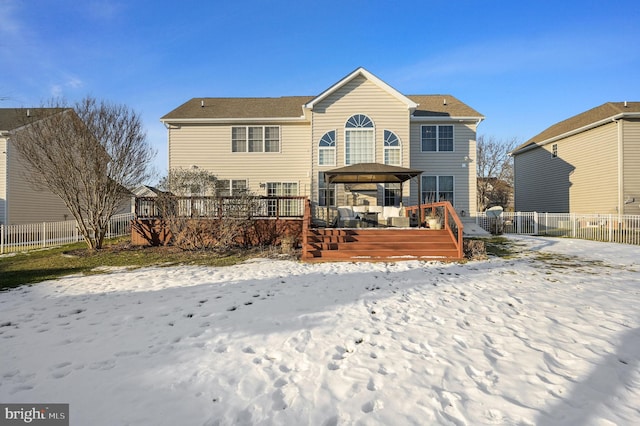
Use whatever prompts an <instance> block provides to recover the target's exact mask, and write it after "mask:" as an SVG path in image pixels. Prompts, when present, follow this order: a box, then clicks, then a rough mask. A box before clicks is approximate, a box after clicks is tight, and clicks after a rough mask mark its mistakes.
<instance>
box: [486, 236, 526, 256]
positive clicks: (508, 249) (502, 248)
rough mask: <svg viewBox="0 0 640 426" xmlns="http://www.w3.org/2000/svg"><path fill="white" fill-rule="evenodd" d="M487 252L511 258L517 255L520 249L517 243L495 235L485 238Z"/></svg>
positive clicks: (490, 254) (491, 254)
mask: <svg viewBox="0 0 640 426" xmlns="http://www.w3.org/2000/svg"><path fill="white" fill-rule="evenodd" d="M483 240H484V242H485V247H486V250H487V254H488V255H489V256H497V257H503V258H506V259H511V258H515V257H517V254H518V250H517V249H516V248H515V246H516V244H515V243H514V242H513V241H511V240H509V239H508V238H505V237H498V236H494V237H491V238H483Z"/></svg>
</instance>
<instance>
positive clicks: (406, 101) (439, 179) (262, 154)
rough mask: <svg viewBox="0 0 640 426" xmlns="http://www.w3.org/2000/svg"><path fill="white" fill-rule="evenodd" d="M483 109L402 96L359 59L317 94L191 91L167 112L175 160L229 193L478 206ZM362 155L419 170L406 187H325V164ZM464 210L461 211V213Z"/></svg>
mask: <svg viewBox="0 0 640 426" xmlns="http://www.w3.org/2000/svg"><path fill="white" fill-rule="evenodd" d="M483 119H484V117H483V116H482V114H480V113H478V112H477V111H476V110H474V109H473V108H471V107H469V106H468V105H465V104H464V103H462V102H461V101H459V100H458V99H456V98H455V97H453V96H451V95H404V94H402V93H400V92H398V91H397V90H395V89H394V88H392V87H391V86H389V85H388V84H387V83H385V82H384V81H382V80H381V79H379V78H378V77H376V76H374V75H373V74H371V73H370V72H368V71H367V70H365V69H364V68H358V69H356V70H355V71H353V72H351V73H350V74H348V75H347V76H345V77H344V78H342V79H341V80H339V81H338V82H337V83H335V84H333V85H332V86H330V87H329V88H327V89H326V90H325V91H323V92H322V93H320V94H319V95H316V96H289V97H280V98H210V97H204V98H193V99H191V100H189V101H187V102H186V103H184V104H183V105H181V106H179V107H177V108H176V109H174V110H173V111H171V112H169V113H168V114H166V115H165V116H163V117H162V118H161V121H162V122H163V123H164V124H165V126H166V127H167V129H168V137H169V168H170V169H178V168H191V167H193V166H197V167H198V168H201V169H205V170H209V171H211V172H212V173H214V174H215V175H216V176H217V178H218V179H219V181H220V182H222V183H223V189H224V194H230V193H231V194H232V193H233V191H234V189H244V188H246V189H249V190H250V191H251V192H253V193H255V194H258V195H302V196H308V197H309V198H310V199H311V200H312V203H314V204H315V205H326V204H329V205H333V206H337V205H341V204H350V203H361V202H366V203H367V204H369V205H372V204H373V205H379V206H384V205H398V204H399V203H401V202H402V203H403V204H404V205H412V204H417V201H418V197H419V196H420V197H421V198H422V199H423V201H424V200H426V201H429V200H433V201H443V200H449V201H451V202H452V204H453V206H454V207H455V208H456V210H457V211H458V213H461V212H462V211H464V212H465V214H466V215H468V213H469V212H474V211H475V209H476V172H475V159H476V129H477V126H478V124H479V123H480V122H481V121H482V120H483ZM358 163H379V164H388V165H393V166H400V167H405V168H411V169H418V170H421V171H423V174H422V177H421V179H422V180H421V187H422V194H418V187H419V185H418V183H417V182H416V181H415V180H412V181H410V182H409V184H405V185H404V186H403V187H402V194H400V193H399V189H400V188H399V187H398V188H395V187H391V186H387V187H385V186H384V185H382V184H377V185H360V186H359V187H358V186H354V187H349V186H345V185H336V187H335V188H330V191H326V188H325V186H324V182H323V175H324V173H323V172H326V171H328V170H332V169H335V168H339V167H344V166H348V165H352V164H358ZM463 216H464V215H463Z"/></svg>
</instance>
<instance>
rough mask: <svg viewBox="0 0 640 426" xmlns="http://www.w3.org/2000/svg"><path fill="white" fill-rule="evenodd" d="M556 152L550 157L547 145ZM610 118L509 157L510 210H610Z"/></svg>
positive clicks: (613, 129)
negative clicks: (512, 174)
mask: <svg viewBox="0 0 640 426" xmlns="http://www.w3.org/2000/svg"><path fill="white" fill-rule="evenodd" d="M554 144H557V146H558V157H557V158H552V155H551V153H552V149H553V145H554ZM617 170H618V130H617V124H616V123H610V124H606V125H603V126H600V127H597V128H595V129H592V130H589V131H586V132H583V133H579V134H577V135H573V136H570V137H568V138H565V139H562V140H558V141H556V142H552V143H549V144H547V145H544V146H542V147H538V148H535V149H533V150H530V151H527V152H525V153H522V154H518V155H516V157H515V184H516V187H515V203H516V206H515V207H516V210H520V211H538V212H550V213H568V212H571V213H616V207H617V200H618V190H617V188H618V172H617Z"/></svg>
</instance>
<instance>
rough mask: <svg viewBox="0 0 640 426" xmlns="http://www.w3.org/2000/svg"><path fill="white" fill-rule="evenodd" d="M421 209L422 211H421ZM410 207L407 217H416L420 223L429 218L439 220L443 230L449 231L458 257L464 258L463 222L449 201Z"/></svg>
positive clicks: (407, 209)
mask: <svg viewBox="0 0 640 426" xmlns="http://www.w3.org/2000/svg"><path fill="white" fill-rule="evenodd" d="M420 208H421V209H422V210H421V211H420ZM420 208H419V207H418V206H410V207H406V208H405V212H406V215H407V216H409V217H415V218H417V220H418V221H420V222H422V221H426V220H427V219H428V218H430V217H433V218H438V220H439V221H441V223H442V229H445V230H447V231H449V235H451V239H452V240H453V241H454V242H455V244H456V249H457V250H458V257H460V258H462V257H463V253H464V243H463V230H464V226H463V225H462V221H461V220H460V217H459V216H458V213H456V210H455V209H454V208H453V206H452V205H451V203H450V202H449V201H441V202H438V203H430V204H422V205H421V206H420Z"/></svg>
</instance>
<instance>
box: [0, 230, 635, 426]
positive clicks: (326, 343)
mask: <svg viewBox="0 0 640 426" xmlns="http://www.w3.org/2000/svg"><path fill="white" fill-rule="evenodd" d="M513 240H514V241H515V242H516V243H517V244H518V245H519V246H520V248H521V250H522V253H521V255H519V256H518V257H517V258H513V259H499V258H491V259H490V260H488V261H474V262H469V263H466V264H446V263H439V262H418V261H407V262H398V263H326V264H301V263H297V262H292V261H274V260H266V259H258V260H253V261H251V262H247V263H244V264H242V265H237V266H232V267H224V268H208V267H171V268H149V269H142V270H135V271H130V272H127V271H116V272H112V273H109V274H106V275H97V276H88V277H81V276H74V277H67V278H64V279H59V280H55V281H49V282H46V283H41V284H38V285H35V286H31V287H23V288H19V289H15V290H11V291H7V292H4V293H0V402H3V403H9V402H30V403H43V402H46V403H54V402H62V403H69V404H70V412H71V424H72V425H171V426H174V425H253V424H255V425H352V424H361V425H378V424H379V425H410V424H415V425H429V424H444V425H447V424H451V425H482V424H506V425H533V424H541V425H569V424H571V425H612V424H618V425H624V424H629V425H631V424H640V310H639V306H640V247H634V246H626V245H617V244H605V243H595V242H589V241H579V240H566V239H550V238H538V237H528V238H527V237H519V238H514V239H513Z"/></svg>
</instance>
